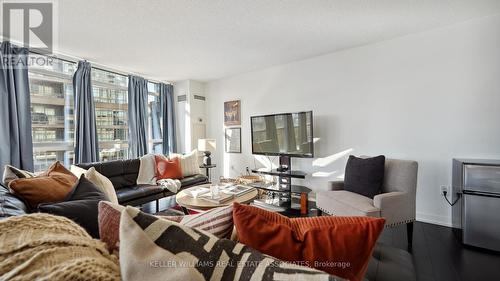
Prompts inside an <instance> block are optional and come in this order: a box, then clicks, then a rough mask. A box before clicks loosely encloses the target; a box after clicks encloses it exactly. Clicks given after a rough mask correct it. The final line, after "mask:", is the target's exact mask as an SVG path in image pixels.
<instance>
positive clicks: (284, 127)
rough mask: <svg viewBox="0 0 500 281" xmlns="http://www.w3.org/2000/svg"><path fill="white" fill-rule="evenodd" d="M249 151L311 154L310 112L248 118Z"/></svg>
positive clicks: (254, 152)
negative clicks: (250, 133)
mask: <svg viewBox="0 0 500 281" xmlns="http://www.w3.org/2000/svg"><path fill="white" fill-rule="evenodd" d="M250 123H251V127H252V153H253V154H263V155H286V156H291V157H313V156H314V145H313V115H312V111H305V112H295V113H281V114H271V115H262V116H253V117H250Z"/></svg>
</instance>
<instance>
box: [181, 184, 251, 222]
mask: <svg viewBox="0 0 500 281" xmlns="http://www.w3.org/2000/svg"><path fill="white" fill-rule="evenodd" d="M210 185H211V184H202V185H197V186H193V187H190V188H187V189H184V190H182V191H180V192H179V193H177V195H176V196H175V201H176V202H177V204H178V205H179V206H181V207H182V211H183V212H184V214H186V215H187V214H189V212H188V209H193V210H209V209H213V208H217V207H222V206H228V205H231V204H233V203H234V202H238V203H242V204H246V203H250V202H252V201H253V200H254V199H255V198H256V197H257V196H258V194H259V192H258V190H257V189H256V188H254V189H253V190H252V191H250V192H249V193H247V194H244V195H241V196H238V197H235V198H233V199H231V200H229V201H227V202H224V203H221V204H215V203H212V202H208V201H206V200H203V199H198V198H193V197H191V196H189V195H188V192H189V190H191V189H194V188H199V187H206V188H210Z"/></svg>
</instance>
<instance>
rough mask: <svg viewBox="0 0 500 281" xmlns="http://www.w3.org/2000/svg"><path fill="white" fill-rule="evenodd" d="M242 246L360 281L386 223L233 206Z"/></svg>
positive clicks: (378, 219) (358, 218)
mask: <svg viewBox="0 0 500 281" xmlns="http://www.w3.org/2000/svg"><path fill="white" fill-rule="evenodd" d="M233 216H234V224H235V226H236V229H237V231H238V239H239V241H240V242H241V243H243V244H245V245H247V246H249V247H252V248H254V249H256V250H258V251H261V252H262V253H264V254H268V255H271V256H273V257H276V258H279V259H282V260H285V261H290V262H307V263H308V265H309V266H311V267H314V268H317V269H320V270H323V271H325V272H328V273H330V274H334V275H337V276H340V277H342V278H346V279H348V280H351V281H361V280H362V278H363V276H364V274H365V272H366V268H367V265H368V261H369V260H370V257H371V254H372V250H373V247H374V246H375V243H376V242H377V239H378V236H379V235H380V232H381V231H382V229H383V228H384V219H380V218H368V217H337V216H323V217H312V218H293V219H289V218H287V217H285V216H282V215H280V214H277V213H274V212H270V211H267V210H263V209H260V208H257V207H253V206H246V205H241V204H238V203H234V212H233Z"/></svg>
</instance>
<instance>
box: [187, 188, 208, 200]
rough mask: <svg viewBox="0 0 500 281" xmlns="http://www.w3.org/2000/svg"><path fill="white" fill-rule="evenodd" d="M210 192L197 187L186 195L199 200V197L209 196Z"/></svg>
mask: <svg viewBox="0 0 500 281" xmlns="http://www.w3.org/2000/svg"><path fill="white" fill-rule="evenodd" d="M209 192H210V189H209V188H206V187H196V188H192V189H190V190H188V191H187V192H186V193H187V194H188V195H189V196H191V197H193V198H198V197H199V196H201V195H203V194H207V193H209Z"/></svg>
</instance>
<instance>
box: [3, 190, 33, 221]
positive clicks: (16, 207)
mask: <svg viewBox="0 0 500 281" xmlns="http://www.w3.org/2000/svg"><path fill="white" fill-rule="evenodd" d="M28 212H29V209H28V206H27V205H26V204H25V203H24V201H23V200H22V199H21V198H19V197H17V196H15V195H14V194H12V193H10V192H9V189H8V188H7V187H5V186H4V185H3V184H1V183H0V219H2V218H8V217H13V216H19V215H24V214H26V213H28Z"/></svg>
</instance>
